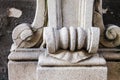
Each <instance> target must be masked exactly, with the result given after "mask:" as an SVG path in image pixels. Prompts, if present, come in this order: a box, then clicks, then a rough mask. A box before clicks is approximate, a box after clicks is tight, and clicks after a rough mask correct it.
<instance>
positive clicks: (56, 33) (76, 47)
mask: <svg viewBox="0 0 120 80" xmlns="http://www.w3.org/2000/svg"><path fill="white" fill-rule="evenodd" d="M37 1H38V2H37V4H38V3H39V4H38V5H43V7H42V8H40V7H39V6H38V7H37V9H38V8H39V10H37V12H36V17H35V19H34V20H35V21H34V22H33V24H32V25H29V24H26V23H23V24H20V25H18V26H17V27H16V28H15V29H14V30H13V35H12V38H13V41H14V44H13V46H12V48H11V51H12V50H14V49H15V48H30V47H35V46H38V45H41V46H42V47H43V46H44V45H45V44H46V48H47V52H46V54H48V53H50V54H52V56H54V57H56V56H57V57H56V58H58V59H63V60H67V61H71V62H72V61H75V62H79V61H81V60H84V59H87V58H89V57H91V56H92V55H93V53H97V50H98V45H99V37H100V31H99V28H96V27H92V14H93V9H92V7H93V5H94V0H91V4H90V5H89V8H90V9H89V8H88V7H87V8H83V7H85V6H86V1H84V0H81V1H76V2H79V3H78V4H79V5H80V7H79V8H78V13H79V14H78V24H74V23H73V24H74V25H75V26H74V27H69V25H70V24H71V22H73V21H68V20H67V21H68V22H67V23H66V19H65V18H64V17H62V15H64V14H65V15H66V11H65V12H64V11H63V14H62V7H61V4H62V2H64V1H61V0H52V1H51V0H48V1H47V5H48V15H49V16H48V27H46V28H44V24H45V22H46V21H45V20H46V17H45V15H46V14H47V13H45V12H47V8H46V6H45V5H46V1H44V0H40V1H39V0H37ZM69 2H70V1H69ZM97 3H98V4H100V3H101V2H97ZM76 4H77V3H76ZM81 6H82V7H81ZM99 7H101V6H97V9H99ZM40 9H42V10H43V11H41V10H40ZM63 9H64V7H63ZM85 9H89V11H88V10H86V11H85ZM95 10H96V6H95ZM40 11H41V12H40ZM43 12H44V13H43ZM38 13H41V14H38ZM71 14H73V13H71ZM38 15H39V16H38ZM88 15H89V16H88ZM67 16H68V18H71V17H72V16H70V15H67ZM38 17H39V18H40V19H37V18H38ZM62 18H64V19H65V20H64V21H62V20H63V19H62ZM87 18H89V19H87ZM36 20H37V21H36ZM38 21H39V22H40V25H38ZM64 25H65V26H67V27H64ZM39 26H40V27H39ZM77 26H78V27H77ZM62 27H63V28H62ZM98 27H99V26H98ZM100 27H101V26H100ZM43 28H44V31H43ZM42 34H43V37H42ZM42 40H43V43H41V42H42ZM83 48H86V49H83ZM59 49H61V50H65V51H62V52H60V51H59ZM81 50H84V51H81ZM57 51H59V53H57ZM76 51H77V52H76ZM53 53H54V54H56V55H53ZM67 53H68V54H67ZM71 53H72V55H71ZM88 53H91V54H88ZM57 54H58V55H57ZM76 55H78V56H76ZM61 56H62V58H61ZM63 56H64V57H63ZM65 56H67V57H66V58H65ZM75 56H76V57H75ZM71 57H73V59H72V58H71ZM64 58H65V59H64ZM70 58H71V59H70ZM74 58H75V60H74ZM69 59H70V60H69Z"/></svg>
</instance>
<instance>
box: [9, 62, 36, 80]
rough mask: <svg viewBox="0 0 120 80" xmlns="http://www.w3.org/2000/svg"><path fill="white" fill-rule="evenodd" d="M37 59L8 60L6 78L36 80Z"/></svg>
mask: <svg viewBox="0 0 120 80" xmlns="http://www.w3.org/2000/svg"><path fill="white" fill-rule="evenodd" d="M36 67H37V61H9V63H8V76H9V77H8V78H9V79H8V80H36Z"/></svg>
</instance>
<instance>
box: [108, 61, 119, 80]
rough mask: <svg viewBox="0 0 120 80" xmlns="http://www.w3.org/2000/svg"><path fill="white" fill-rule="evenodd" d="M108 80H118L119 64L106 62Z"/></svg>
mask: <svg viewBox="0 0 120 80" xmlns="http://www.w3.org/2000/svg"><path fill="white" fill-rule="evenodd" d="M107 66H108V80H120V62H115V61H113V62H110V61H109V62H108V63H107Z"/></svg>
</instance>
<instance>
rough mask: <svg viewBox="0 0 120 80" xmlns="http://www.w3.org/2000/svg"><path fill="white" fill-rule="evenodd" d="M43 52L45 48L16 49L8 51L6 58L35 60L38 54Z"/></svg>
mask: <svg viewBox="0 0 120 80" xmlns="http://www.w3.org/2000/svg"><path fill="white" fill-rule="evenodd" d="M44 53H45V50H41V49H17V50H16V51H13V52H11V53H10V55H9V56H8V59H9V60H13V61H23V60H27V61H29V60H33V61H35V60H36V61H37V60H38V58H39V55H41V54H44Z"/></svg>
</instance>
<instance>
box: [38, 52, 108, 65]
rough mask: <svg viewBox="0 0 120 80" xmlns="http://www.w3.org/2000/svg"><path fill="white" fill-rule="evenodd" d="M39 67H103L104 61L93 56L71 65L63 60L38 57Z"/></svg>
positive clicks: (44, 56) (96, 55) (46, 56)
mask: <svg viewBox="0 0 120 80" xmlns="http://www.w3.org/2000/svg"><path fill="white" fill-rule="evenodd" d="M38 65H39V66H105V65H106V61H105V59H104V58H103V57H101V56H99V55H98V54H95V55H94V56H92V57H91V58H89V59H87V60H83V61H81V62H77V63H71V62H68V61H65V60H59V59H57V58H55V57H52V56H50V55H44V54H43V55H40V56H39V62H38Z"/></svg>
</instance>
